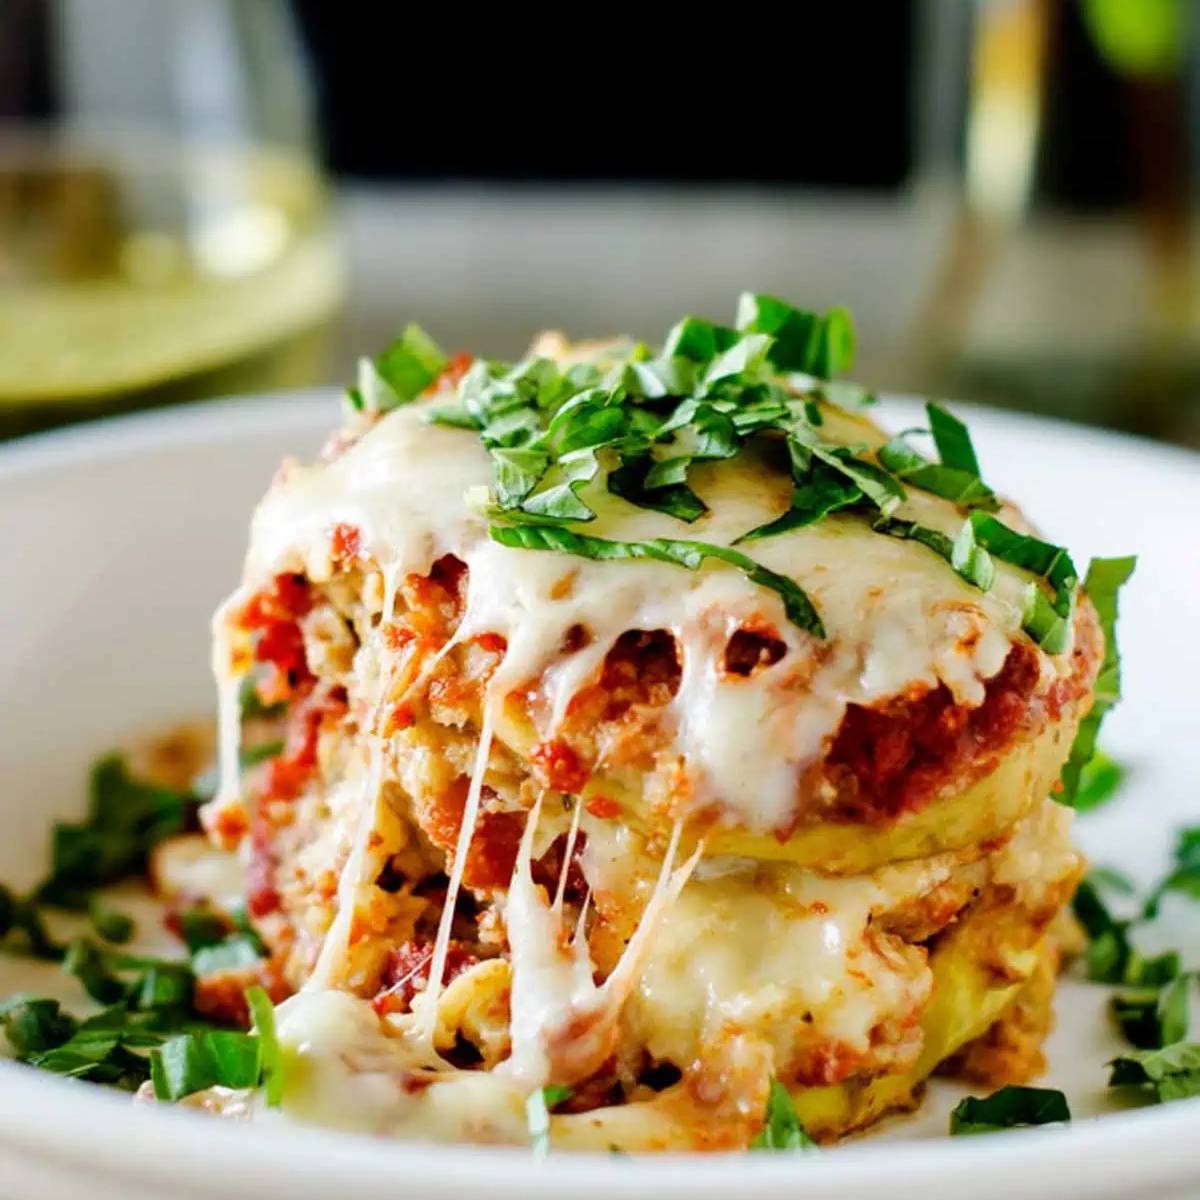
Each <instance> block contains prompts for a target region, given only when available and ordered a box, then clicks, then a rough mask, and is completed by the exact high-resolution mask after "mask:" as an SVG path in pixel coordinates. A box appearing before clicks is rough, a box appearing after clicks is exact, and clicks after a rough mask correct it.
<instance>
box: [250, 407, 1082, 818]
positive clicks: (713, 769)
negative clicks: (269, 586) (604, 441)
mask: <svg viewBox="0 0 1200 1200" xmlns="http://www.w3.org/2000/svg"><path fill="white" fill-rule="evenodd" d="M425 408H426V405H425V404H417V405H413V406H410V407H408V408H403V409H399V410H396V411H394V412H392V413H390V414H388V415H387V416H386V417H384V418H382V419H381V420H380V421H379V422H378V423H377V424H376V425H375V426H374V427H373V428H372V429H370V430H369V431H368V432H367V433H366V434H365V435H364V436H363V437H362V438H361V439H360V440H359V441H358V442H357V443H356V444H354V445H353V446H351V447H350V448H349V449H348V450H347V451H346V452H345V453H343V454H342V455H341V456H340V457H339V458H337V459H335V460H334V461H332V462H329V463H321V464H317V465H314V466H308V467H304V466H299V465H296V464H290V465H289V466H288V467H287V468H286V469H285V470H284V471H283V472H282V473H281V475H280V477H279V479H278V480H277V481H276V483H275V484H274V486H273V487H272V488H271V490H270V491H269V492H268V494H267V496H266V497H265V499H264V500H263V502H262V503H261V504H260V506H259V508H258V511H257V512H256V514H255V518H254V522H253V527H252V535H251V544H250V549H249V554H248V557H247V562H246V585H247V586H248V587H254V586H255V585H257V584H261V583H263V582H265V581H266V580H267V579H269V578H270V577H271V576H272V575H273V574H277V573H280V572H300V573H304V574H305V575H307V576H308V577H309V578H310V579H311V580H312V581H313V582H315V583H321V582H323V581H325V580H327V579H329V578H330V576H331V575H332V573H333V572H334V570H335V569H336V564H335V562H334V561H333V558H332V555H331V534H332V531H333V529H334V528H335V527H336V526H338V525H349V526H352V527H354V528H355V529H356V530H358V532H359V545H360V547H361V554H362V555H363V557H364V559H366V560H368V561H371V562H373V563H374V564H376V565H377V566H378V567H379V568H380V569H381V570H383V571H384V572H385V573H388V574H391V573H397V574H399V575H400V576H403V575H405V574H409V573H415V574H425V573H427V572H428V571H429V570H430V568H431V567H432V565H433V564H434V562H436V561H437V560H438V559H439V558H440V557H442V556H443V555H454V556H456V557H457V558H459V559H461V560H462V561H463V562H464V563H466V565H467V567H468V568H469V585H468V600H467V610H466V614H465V617H464V620H463V625H462V627H461V628H460V630H459V634H458V639H457V640H463V639H466V638H469V637H471V636H474V635H477V634H482V633H491V634H499V635H501V636H502V637H504V638H505V640H506V643H507V651H506V653H505V656H504V659H503V662H502V663H501V665H500V667H499V669H498V670H497V672H496V674H495V676H494V677H493V679H492V683H491V696H490V697H489V702H493V701H494V700H497V699H500V698H502V696H503V694H504V693H505V692H506V691H508V690H510V689H513V688H517V687H525V688H528V687H530V686H531V685H535V686H536V688H537V689H538V690H539V691H540V693H541V699H542V700H543V701H544V703H543V704H540V705H539V706H538V710H537V711H538V712H539V713H541V714H543V716H542V717H540V718H539V720H540V723H541V727H540V728H539V735H540V736H542V737H550V736H552V735H553V732H554V729H553V726H554V723H555V721H556V720H557V719H560V718H561V716H562V714H563V713H564V712H565V711H566V709H567V706H568V704H569V701H570V698H571V695H573V694H574V692H575V691H576V690H578V688H579V687H581V686H582V685H583V684H584V683H586V682H587V681H588V680H589V678H591V677H592V676H594V673H595V671H596V670H598V669H599V667H600V664H601V663H602V661H603V656H604V654H605V653H606V652H607V650H608V649H609V648H611V647H612V645H613V644H614V643H615V642H616V640H617V639H618V638H619V637H620V636H621V634H622V633H624V632H626V631H627V630H631V629H643V630H653V629H665V630H668V631H670V632H671V634H672V635H673V636H674V637H675V639H676V643H677V645H678V647H679V650H680V654H681V657H682V665H683V682H682V686H681V687H680V689H679V692H678V694H677V695H676V696H675V699H674V701H673V703H672V705H671V711H670V713H669V714H668V720H667V722H666V723H665V727H667V728H670V729H671V730H673V736H674V738H675V742H676V746H675V749H676V750H677V752H678V753H679V755H681V756H682V757H683V758H684V760H685V761H686V763H687V767H688V771H689V774H690V776H691V780H690V782H691V793H692V796H693V798H694V802H695V803H696V804H697V805H705V806H707V805H714V806H716V808H717V810H718V811H720V812H722V813H723V814H724V817H725V819H726V820H727V821H729V822H730V823H732V824H737V825H739V826H742V827H744V828H747V829H749V830H751V831H753V832H760V833H761V832H767V831H770V830H773V829H777V828H781V827H785V826H786V825H787V824H788V822H789V820H790V819H791V818H792V816H793V815H794V812H795V809H796V804H797V789H798V786H799V782H800V779H801V777H802V774H803V771H804V768H805V766H806V764H809V763H811V762H812V761H813V760H814V759H815V758H816V757H817V756H818V755H819V754H820V753H821V752H822V748H823V747H824V746H825V745H826V744H827V742H828V739H829V738H830V737H831V735H832V734H833V733H834V731H835V730H836V729H837V726H838V724H839V722H840V720H841V717H842V714H843V712H844V711H845V708H846V705H847V704H850V703H855V704H864V705H869V704H871V703H874V702H876V701H879V700H882V699H885V698H888V697H892V696H896V695H900V694H903V693H904V692H905V691H906V690H908V689H910V688H911V687H913V686H914V685H923V686H929V687H932V686H935V685H936V684H938V683H939V682H941V683H944V684H945V685H946V686H947V687H948V688H949V689H950V691H951V692H952V693H953V695H954V697H955V699H956V701H959V702H962V703H965V704H968V705H975V704H979V703H980V702H981V701H982V699H983V694H984V684H985V682H986V680H987V679H989V678H990V677H991V676H993V675H995V674H996V672H997V671H999V669H1000V667H1001V665H1002V664H1003V662H1004V659H1005V656H1006V655H1007V653H1008V650H1009V648H1010V646H1011V644H1012V642H1013V641H1014V640H1015V639H1016V638H1018V637H1019V636H1021V635H1020V626H1021V611H1022V601H1023V591H1024V588H1025V586H1026V584H1027V583H1028V581H1029V576H1028V574H1027V573H1025V572H1023V571H1021V570H1019V569H1017V568H1013V567H1010V566H1008V565H1006V564H1004V563H997V572H996V581H995V583H994V585H993V587H992V589H991V590H990V591H989V592H987V593H981V592H979V591H977V590H975V589H974V588H972V587H971V586H970V585H968V584H967V583H966V582H964V581H963V580H962V579H960V578H959V577H958V576H957V575H956V574H955V573H954V572H953V571H952V570H951V569H950V567H949V566H948V565H947V564H946V563H945V562H944V561H942V560H941V559H940V558H939V557H938V556H937V555H935V554H933V553H932V552H931V551H929V550H928V549H926V548H925V547H923V546H920V545H918V544H916V543H914V542H906V541H899V540H896V539H892V538H888V537H884V536H881V535H879V534H877V533H875V532H873V531H872V530H871V528H870V526H869V524H868V522H867V521H866V520H865V519H864V518H863V517H861V516H857V515H847V514H839V515H834V516H831V517H828V518H826V519H825V520H823V521H821V522H818V523H817V524H815V525H812V526H808V527H806V528H802V529H797V530H793V531H791V532H789V533H787V534H783V535H780V536H778V537H774V538H768V539H763V540H761V541H758V542H752V543H748V544H747V546H746V547H745V549H746V550H747V551H748V552H749V553H751V554H752V556H753V557H754V558H755V559H757V560H758V561H759V562H761V563H762V564H763V565H764V566H766V567H768V568H769V569H770V570H772V571H775V572H777V573H780V574H783V575H786V576H788V577H790V578H792V579H794V580H796V582H797V583H799V584H800V586H801V587H802V588H803V589H804V590H805V591H806V592H807V594H808V595H809V597H810V598H811V600H812V601H813V603H814V604H815V605H816V607H817V609H818V611H819V612H820V614H821V618H822V620H823V622H824V625H825V628H826V631H827V637H826V638H825V639H823V640H822V639H816V638H814V637H812V636H811V635H809V634H807V633H805V632H804V631H802V630H801V629H799V628H798V627H797V626H795V625H793V624H792V623H791V622H790V621H789V620H788V619H787V616H786V614H785V612H784V610H783V606H782V603H781V601H780V600H779V598H778V597H777V596H776V595H775V594H774V593H772V592H770V591H767V590H765V589H762V588H760V587H758V586H756V585H754V584H753V583H751V582H750V581H749V580H748V579H746V577H745V576H743V575H742V574H741V572H739V571H737V570H736V569H734V568H731V567H728V566H726V565H723V564H707V565H705V566H704V567H702V568H701V569H700V570H699V571H695V572H690V571H686V570H684V569H683V568H680V567H677V566H674V565H670V564H666V563H658V562H644V561H639V562H624V561H618V562H595V561H591V560H587V559H583V558H578V557H574V556H570V555H564V554H558V553H549V552H538V551H530V550H515V549H510V548H507V547H504V546H500V545H498V544H496V543H494V542H493V541H491V540H490V539H489V537H488V535H487V527H486V521H485V519H484V518H483V517H481V516H479V515H478V514H477V513H475V512H473V511H472V510H471V508H470V507H469V506H468V504H467V502H466V495H467V493H468V491H470V490H472V489H475V490H478V489H480V488H486V487H488V486H489V485H490V484H491V482H492V479H491V468H490V464H489V462H488V459H487V456H486V453H485V451H484V449H483V447H482V446H481V445H480V443H479V441H478V439H477V438H476V437H475V435H474V434H473V433H471V432H469V431H463V430H457V429H448V428H443V427H440V426H431V425H429V424H427V423H426V421H425V419H424V411H425ZM830 411H831V414H832V415H831V417H830V418H829V419H828V420H827V422H826V425H825V426H824V427H823V435H824V436H826V437H829V438H831V439H836V438H839V437H842V438H844V439H845V440H846V441H850V440H856V441H858V442H862V441H868V442H871V443H872V444H878V443H879V441H881V440H882V439H881V435H880V434H879V433H878V431H876V430H874V427H873V426H871V425H869V424H867V423H864V422H862V421H861V420H860V419H858V418H850V417H848V416H847V415H846V414H836V413H834V412H833V410H830ZM767 453H770V450H769V449H764V448H763V447H758V446H754V445H752V446H751V447H749V448H748V449H747V450H746V451H745V452H743V453H742V454H741V455H739V457H738V458H737V459H734V460H731V461H728V462H722V463H716V464H708V465H702V466H698V467H696V468H695V469H694V470H693V472H692V475H691V476H690V482H692V483H693V484H694V486H695V489H696V491H697V492H698V493H699V494H700V495H701V496H702V498H703V499H704V500H705V502H706V503H707V504H708V506H709V512H708V513H707V514H706V515H704V516H702V517H701V518H700V519H698V520H697V521H695V522H694V523H693V524H691V525H685V524H683V523H681V522H679V521H677V520H675V519H673V518H671V517H668V516H666V515H664V514H661V513H656V512H651V511H648V510H645V509H639V508H636V507H634V506H632V505H629V504H627V503H625V502H624V501H622V500H620V499H618V498H616V497H614V496H611V495H609V494H608V493H606V492H604V491H603V488H602V487H600V488H599V489H598V490H597V491H596V492H595V493H594V494H590V496H589V498H590V501H591V502H592V503H594V505H595V507H596V508H597V516H596V519H595V520H594V521H592V522H589V523H588V524H587V525H586V526H581V527H580V528H581V530H582V531H585V532H586V533H587V534H589V535H592V536H597V537H604V538H611V539H618V540H641V539H647V538H656V537H671V538H688V539H694V540H699V541H707V542H712V543H716V544H720V545H729V544H731V543H733V542H734V541H735V540H736V539H737V538H738V537H739V536H740V535H741V534H743V533H745V532H746V531H747V530H749V529H751V528H753V527H755V526H757V525H760V524H762V523H764V522H766V521H768V520H771V519H773V518H774V517H777V516H778V515H779V514H780V513H781V512H782V511H783V510H784V509H785V508H786V507H787V504H788V498H789V496H790V481H789V480H788V479H787V478H786V476H784V475H783V474H782V473H781V472H779V471H777V470H774V469H770V468H769V467H768V465H767V464H766V463H765V462H764V461H763V457H762V456H763V455H764V454H767ZM896 515H898V516H901V517H906V518H908V519H912V520H917V521H919V522H921V523H922V524H925V525H928V526H931V527H933V528H936V529H939V530H941V531H942V532H945V533H947V534H949V535H951V536H953V535H954V534H956V533H957V532H958V530H959V528H960V527H961V525H962V521H963V515H962V513H961V512H960V511H958V510H957V509H956V508H955V507H954V505H952V504H951V503H949V502H948V501H943V500H940V499H938V498H936V497H933V496H929V495H926V494H922V493H917V492H912V491H910V493H909V500H908V501H907V502H905V503H904V504H902V505H901V506H900V508H899V509H898V510H897V514H896ZM1006 515H1008V514H1006ZM1012 519H1014V520H1015V519H1017V518H1016V517H1013V518H1012ZM739 624H746V625H749V626H751V627H753V628H763V627H766V628H769V629H771V630H772V631H773V633H774V635H775V636H777V637H778V638H779V639H780V640H781V641H782V642H783V644H784V647H785V651H786V652H785V653H784V655H783V657H782V658H781V659H780V660H779V661H778V662H776V663H775V664H774V665H772V666H769V667H767V668H765V669H760V670H757V671H756V672H755V673H754V674H753V675H752V676H751V677H748V678H743V677H739V676H736V675H729V674H728V673H726V672H725V671H723V669H722V663H723V656H724V652H725V648H726V644H727V642H728V635H729V634H731V633H732V632H733V631H734V629H735V628H736V627H737V626H738V625H739ZM576 626H579V627H582V628H583V629H584V630H585V631H586V632H587V633H588V635H589V636H590V641H589V642H588V645H587V646H586V648H585V649H584V650H582V651H580V652H578V653H579V655H581V656H582V659H581V663H580V662H573V661H572V660H573V659H575V657H576V656H575V655H572V654H570V653H567V652H564V650H563V646H564V639H565V638H566V635H567V632H568V630H571V629H572V628H573V627H576ZM1062 657H1063V659H1064V660H1065V659H1066V658H1067V657H1068V656H1062ZM1042 658H1043V661H1044V665H1045V672H1046V673H1047V674H1049V673H1051V672H1053V671H1054V670H1056V669H1061V668H1060V667H1059V666H1058V665H1057V664H1056V662H1055V660H1052V659H1050V658H1049V657H1048V656H1045V655H1043V656H1042Z"/></svg>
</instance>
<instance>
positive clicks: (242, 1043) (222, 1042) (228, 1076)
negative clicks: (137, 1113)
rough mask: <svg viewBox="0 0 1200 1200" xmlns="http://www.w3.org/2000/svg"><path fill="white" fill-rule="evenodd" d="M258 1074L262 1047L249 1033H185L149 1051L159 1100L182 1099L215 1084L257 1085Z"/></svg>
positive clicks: (221, 1031) (227, 1031)
mask: <svg viewBox="0 0 1200 1200" xmlns="http://www.w3.org/2000/svg"><path fill="white" fill-rule="evenodd" d="M261 1075H262V1053H261V1046H260V1043H259V1039H258V1038H256V1037H255V1036H254V1035H253V1034H249V1033H236V1032H234V1031H232V1030H216V1029H205V1030H200V1031H198V1032H196V1033H184V1034H180V1035H179V1036H178V1037H173V1038H171V1040H170V1041H168V1042H165V1043H164V1044H163V1045H162V1046H160V1047H159V1048H158V1049H156V1050H152V1051H151V1052H150V1078H151V1080H152V1082H153V1084H154V1095H155V1098H156V1099H158V1100H170V1101H175V1100H182V1099H184V1097H186V1096H191V1095H194V1094H195V1093H196V1092H202V1091H204V1090H206V1089H207V1088H210V1087H217V1086H220V1087H228V1088H252V1087H257V1086H258V1081H259V1078H260V1077H261Z"/></svg>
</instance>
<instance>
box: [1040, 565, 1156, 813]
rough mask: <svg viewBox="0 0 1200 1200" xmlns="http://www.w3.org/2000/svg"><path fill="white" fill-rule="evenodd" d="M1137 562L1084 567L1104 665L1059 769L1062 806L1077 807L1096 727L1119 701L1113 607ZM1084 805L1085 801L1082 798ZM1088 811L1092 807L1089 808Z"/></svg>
mask: <svg viewBox="0 0 1200 1200" xmlns="http://www.w3.org/2000/svg"><path fill="white" fill-rule="evenodd" d="M1136 566H1137V558H1136V557H1133V556H1130V557H1128V558H1094V559H1092V561H1091V563H1090V564H1089V566H1088V573H1087V578H1086V579H1085V580H1084V584H1083V590H1084V591H1085V592H1086V593H1087V595H1088V598H1089V599H1090V600H1091V602H1092V604H1093V605H1094V606H1095V608H1096V613H1097V615H1098V616H1099V618H1100V628H1101V629H1102V630H1103V631H1104V662H1103V663H1102V664H1101V667H1100V674H1099V675H1098V676H1097V678H1096V699H1095V702H1094V703H1093V705H1092V709H1091V711H1090V712H1089V713H1088V715H1087V716H1086V717H1084V718H1083V720H1082V721H1081V722H1080V724H1079V730H1078V732H1077V733H1076V734H1075V741H1074V742H1073V743H1072V744H1071V754H1070V757H1069V758H1068V759H1067V762H1066V765H1065V766H1064V767H1063V769H1062V777H1061V779H1060V785H1061V786H1060V789H1059V791H1058V793H1057V796H1056V798H1057V799H1058V800H1060V801H1062V803H1063V804H1069V805H1072V806H1073V807H1079V792H1080V786H1081V776H1082V772H1083V768H1084V767H1085V766H1087V764H1088V763H1089V762H1091V760H1092V757H1093V756H1094V755H1095V753H1096V740H1097V738H1098V737H1099V734H1100V726H1101V725H1102V724H1103V722H1104V718H1105V717H1106V716H1107V715H1108V713H1109V712H1110V710H1111V709H1112V707H1113V705H1115V704H1116V703H1117V701H1118V700H1120V698H1121V652H1120V648H1119V646H1118V644H1117V605H1118V596H1119V594H1120V590H1121V587H1122V586H1123V585H1124V584H1125V583H1126V581H1127V580H1128V579H1129V577H1130V576H1131V575H1132V574H1133V571H1134V567H1136ZM1085 802H1086V797H1085ZM1092 807H1095V805H1094V804H1093V805H1092Z"/></svg>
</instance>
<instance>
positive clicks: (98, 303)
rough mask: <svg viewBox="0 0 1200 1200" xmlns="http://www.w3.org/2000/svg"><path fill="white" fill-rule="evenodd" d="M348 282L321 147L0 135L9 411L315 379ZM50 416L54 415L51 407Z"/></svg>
mask: <svg viewBox="0 0 1200 1200" xmlns="http://www.w3.org/2000/svg"><path fill="white" fill-rule="evenodd" d="M341 294H342V277H341V266H340V257H339V253H338V248H337V246H336V243H335V239H334V236H333V232H332V229H331V226H330V224H329V221H328V212H327V204H326V197H325V193H324V189H323V187H322V184H321V181H320V178H319V176H318V174H317V172H316V169H315V167H314V166H313V164H312V163H311V161H310V160H308V159H307V158H305V157H303V156H301V155H299V154H296V153H293V152H290V151H283V150H275V149H270V148H262V147H253V148H251V147H244V146H237V147H221V146H202V145H190V146H189V145H177V144H173V143H168V142H166V141H165V140H163V139H161V138H154V137H147V136H139V137H131V136H128V135H126V136H124V137H118V138H114V137H109V138H106V139H105V140H103V141H96V140H94V139H93V140H89V141H87V142H82V143H75V142H73V141H70V140H65V139H64V140H56V141H51V140H49V139H46V138H41V137H38V136H35V135H31V134H27V133H22V134H16V135H9V136H4V135H0V412H2V414H3V415H2V416H0V421H4V422H6V423H7V424H8V425H9V426H12V425H14V424H16V425H21V426H28V425H29V424H39V423H52V422H53V420H54V419H56V416H55V414H61V412H62V410H63V409H64V408H65V407H67V406H72V407H75V406H78V405H80V404H81V403H87V404H91V405H97V406H99V407H100V408H101V409H104V408H105V407H108V406H111V405H113V404H114V403H116V402H119V401H121V400H123V399H124V400H126V401H128V402H133V403H139V404H142V403H154V402H158V401H160V400H166V399H175V398H181V397H182V396H183V395H187V394H193V393H192V391H191V390H189V389H188V388H187V387H186V384H187V382H188V381H189V380H198V379H201V378H203V379H204V380H205V383H204V384H203V386H201V387H200V388H199V391H200V392H202V393H203V392H207V393H208V394H213V392H214V391H216V390H220V388H221V380H218V379H214V378H212V377H213V376H214V375H221V376H222V377H225V376H228V378H229V379H230V380H232V381H236V383H237V385H238V386H254V387H264V386H285V385H289V384H296V383H303V382H310V381H311V380H312V378H313V376H314V375H315V374H316V373H317V371H318V370H319V361H320V341H321V339H320V336H319V331H320V328H321V326H322V325H323V324H324V323H325V322H327V321H328V319H329V318H330V317H331V315H332V314H333V313H334V311H335V310H336V308H337V305H338V303H339V301H340V299H341ZM39 414H41V415H45V416H46V417H47V420H46V421H42V420H41V419H40V415H39Z"/></svg>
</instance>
